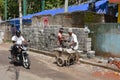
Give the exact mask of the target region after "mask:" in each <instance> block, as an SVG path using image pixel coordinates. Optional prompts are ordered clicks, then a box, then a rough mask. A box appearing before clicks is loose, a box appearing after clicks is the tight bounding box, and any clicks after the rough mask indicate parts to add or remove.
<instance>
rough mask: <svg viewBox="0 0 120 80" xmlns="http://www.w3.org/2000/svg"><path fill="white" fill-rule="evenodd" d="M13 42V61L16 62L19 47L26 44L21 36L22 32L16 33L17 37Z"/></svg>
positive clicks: (13, 38)
mask: <svg viewBox="0 0 120 80" xmlns="http://www.w3.org/2000/svg"><path fill="white" fill-rule="evenodd" d="M12 42H13V46H12V47H11V56H13V59H14V60H16V56H17V51H18V45H22V44H24V43H26V41H25V39H24V38H23V36H22V35H21V32H20V31H16V35H14V36H13V37H12Z"/></svg>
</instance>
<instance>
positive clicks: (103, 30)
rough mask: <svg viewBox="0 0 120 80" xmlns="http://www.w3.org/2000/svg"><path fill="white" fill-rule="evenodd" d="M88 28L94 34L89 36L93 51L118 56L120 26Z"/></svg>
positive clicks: (94, 26)
mask: <svg viewBox="0 0 120 80" xmlns="http://www.w3.org/2000/svg"><path fill="white" fill-rule="evenodd" d="M89 28H90V29H91V30H92V31H93V32H94V33H92V34H90V36H91V37H92V40H93V41H92V46H93V49H94V50H96V51H99V52H105V53H112V54H115V55H116V54H117V55H120V24H117V23H106V24H92V25H90V26H89Z"/></svg>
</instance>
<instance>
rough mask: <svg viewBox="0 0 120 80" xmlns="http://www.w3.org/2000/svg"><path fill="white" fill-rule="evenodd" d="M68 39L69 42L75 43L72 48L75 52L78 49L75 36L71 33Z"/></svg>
mask: <svg viewBox="0 0 120 80" xmlns="http://www.w3.org/2000/svg"><path fill="white" fill-rule="evenodd" d="M69 38H70V42H72V41H73V42H75V43H76V45H75V46H72V47H73V49H74V50H77V49H78V40H77V36H76V35H75V34H74V33H72V35H71V36H70V37H69Z"/></svg>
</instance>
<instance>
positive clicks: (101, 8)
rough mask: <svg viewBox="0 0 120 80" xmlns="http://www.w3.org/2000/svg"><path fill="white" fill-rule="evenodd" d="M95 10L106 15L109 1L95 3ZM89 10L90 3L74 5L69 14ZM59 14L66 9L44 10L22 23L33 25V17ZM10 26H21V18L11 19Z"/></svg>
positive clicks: (101, 0)
mask: <svg viewBox="0 0 120 80" xmlns="http://www.w3.org/2000/svg"><path fill="white" fill-rule="evenodd" d="M95 7H96V8H95V10H96V13H99V14H101V13H104V14H107V10H108V0H100V1H97V2H96V3H95ZM88 8H89V3H86V4H80V5H74V6H69V7H68V12H75V11H87V10H88ZM58 13H64V8H56V9H51V10H44V11H41V12H38V13H35V14H28V15H26V16H23V17H22V22H23V24H26V23H28V24H29V23H31V19H32V17H33V16H39V15H47V14H51V15H56V14H58ZM9 22H10V24H12V25H16V26H19V18H15V19H11V20H9Z"/></svg>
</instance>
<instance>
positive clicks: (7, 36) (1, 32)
mask: <svg viewBox="0 0 120 80" xmlns="http://www.w3.org/2000/svg"><path fill="white" fill-rule="evenodd" d="M11 36H12V35H11V25H10V24H9V23H7V22H2V23H0V39H2V40H1V41H2V42H3V41H10V40H11Z"/></svg>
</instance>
